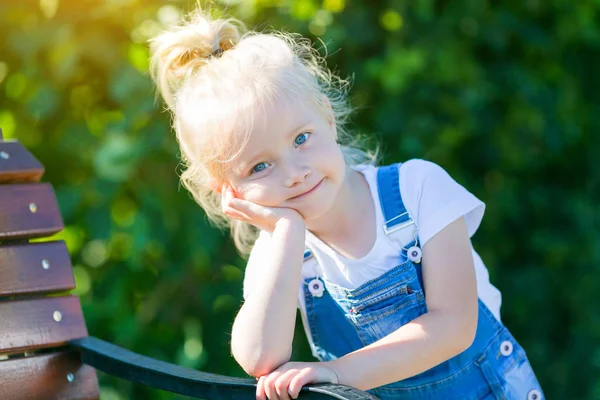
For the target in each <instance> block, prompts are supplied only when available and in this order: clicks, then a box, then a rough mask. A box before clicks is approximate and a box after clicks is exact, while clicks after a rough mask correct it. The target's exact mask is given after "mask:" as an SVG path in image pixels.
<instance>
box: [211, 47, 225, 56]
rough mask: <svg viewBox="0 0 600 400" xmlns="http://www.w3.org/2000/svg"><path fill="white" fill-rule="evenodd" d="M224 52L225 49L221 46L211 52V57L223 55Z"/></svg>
mask: <svg viewBox="0 0 600 400" xmlns="http://www.w3.org/2000/svg"><path fill="white" fill-rule="evenodd" d="M222 54H223V49H222V48H221V46H219V47H217V48H216V49H215V50H214V51H213V52H212V53H210V55H209V58H210V57H221V55H222Z"/></svg>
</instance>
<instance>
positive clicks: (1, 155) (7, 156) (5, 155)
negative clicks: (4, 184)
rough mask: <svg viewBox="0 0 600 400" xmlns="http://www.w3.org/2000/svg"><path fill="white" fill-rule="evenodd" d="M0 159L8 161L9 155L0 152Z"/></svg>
mask: <svg viewBox="0 0 600 400" xmlns="http://www.w3.org/2000/svg"><path fill="white" fill-rule="evenodd" d="M0 157H2V158H3V159H5V160H8V159H9V158H10V154H8V153H7V152H5V151H0Z"/></svg>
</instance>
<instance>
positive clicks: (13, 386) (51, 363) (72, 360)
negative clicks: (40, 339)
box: [0, 350, 100, 400]
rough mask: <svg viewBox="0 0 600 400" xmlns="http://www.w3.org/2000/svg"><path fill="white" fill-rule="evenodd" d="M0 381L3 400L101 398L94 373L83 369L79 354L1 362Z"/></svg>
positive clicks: (71, 353)
mask: <svg viewBox="0 0 600 400" xmlns="http://www.w3.org/2000/svg"><path fill="white" fill-rule="evenodd" d="M69 374H72V375H69ZM0 377H1V378H0V393H1V395H0V397H1V398H2V399H3V400H32V399H36V400H46V399H48V400H50V399H52V400H55V399H70V400H75V399H76V400H84V399H85V400H88V399H98V398H99V397H100V394H99V390H98V379H97V377H96V371H95V370H94V368H92V367H90V366H88V365H82V364H81V361H80V359H79V354H78V353H77V352H76V351H73V350H71V351H66V352H60V353H52V354H44V355H36V356H33V357H27V358H20V359H19V358H17V359H9V360H5V361H0ZM71 378H72V379H71Z"/></svg>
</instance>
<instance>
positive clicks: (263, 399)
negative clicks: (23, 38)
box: [256, 376, 267, 400]
mask: <svg viewBox="0 0 600 400" xmlns="http://www.w3.org/2000/svg"><path fill="white" fill-rule="evenodd" d="M256 400H267V395H266V393H265V377H264V376H261V377H260V378H258V382H257V383H256Z"/></svg>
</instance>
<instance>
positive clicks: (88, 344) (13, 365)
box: [0, 129, 375, 400]
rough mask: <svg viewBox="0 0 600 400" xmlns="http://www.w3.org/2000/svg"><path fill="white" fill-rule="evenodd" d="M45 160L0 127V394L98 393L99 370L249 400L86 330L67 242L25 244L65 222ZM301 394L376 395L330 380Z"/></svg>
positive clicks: (235, 389)
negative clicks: (44, 178) (9, 137)
mask: <svg viewBox="0 0 600 400" xmlns="http://www.w3.org/2000/svg"><path fill="white" fill-rule="evenodd" d="M43 174H44V167H43V166H42V165H41V164H40V163H39V161H38V160H36V158H35V157H34V156H33V155H32V154H31V153H30V152H29V151H27V149H25V148H24V147H23V146H22V145H21V144H20V143H19V142H18V141H16V140H13V141H9V140H6V141H5V140H3V139H2V130H1V129H0V398H1V399H2V400H9V399H26V400H31V399H98V398H99V389H98V382H97V377H96V369H99V370H101V371H104V372H106V373H108V374H110V375H114V376H117V377H119V378H122V379H126V380H128V381H131V382H138V383H141V384H144V385H148V386H151V387H155V388H158V389H162V390H166V391H170V392H174V393H179V394H183V395H187V396H191V397H196V398H204V399H253V398H254V397H255V390H256V381H255V380H254V379H252V378H234V377H227V376H221V375H215V374H210V373H204V372H200V371H196V370H192V369H189V368H184V367H180V366H177V365H173V364H169V363H166V362H163V361H159V360H155V359H152V358H149V357H145V356H142V355H140V354H136V353H133V352H131V351H128V350H126V349H123V348H121V347H118V346H115V345H112V344H110V343H107V342H105V341H102V340H100V339H97V338H94V337H91V336H88V331H87V328H86V324H85V319H84V316H83V313H82V310H81V305H80V303H79V298H78V297H77V296H74V295H69V291H71V290H73V289H74V288H75V280H74V277H73V271H72V266H71V260H70V257H69V253H68V250H67V247H66V245H65V243H64V242H63V241H45V242H40V241H37V242H33V243H31V242H30V239H34V238H43V237H48V236H51V235H53V234H55V233H57V232H59V231H61V230H62V229H63V221H62V217H61V215H60V211H59V208H58V205H57V201H56V197H55V194H54V190H53V188H52V185H50V184H49V183H40V179H41V178H42V175H43ZM299 397H300V398H301V399H331V398H335V399H375V397H373V396H371V395H369V394H368V393H365V392H362V391H359V390H357V389H354V388H351V387H348V386H343V385H331V384H318V385H309V386H307V387H305V388H303V390H302V392H301V395H300V396H299Z"/></svg>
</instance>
